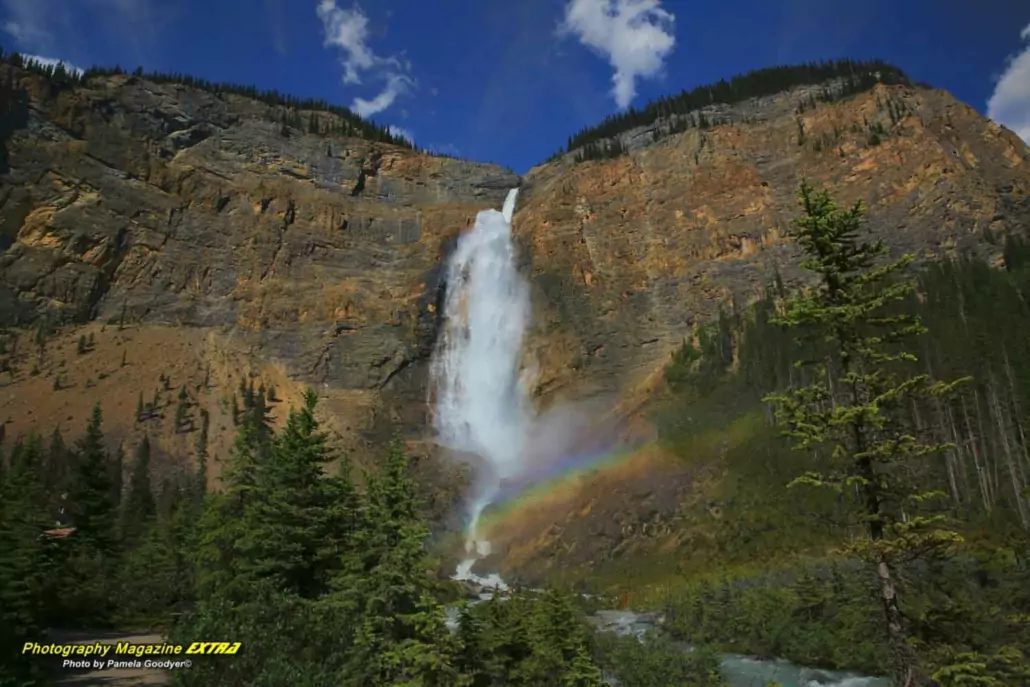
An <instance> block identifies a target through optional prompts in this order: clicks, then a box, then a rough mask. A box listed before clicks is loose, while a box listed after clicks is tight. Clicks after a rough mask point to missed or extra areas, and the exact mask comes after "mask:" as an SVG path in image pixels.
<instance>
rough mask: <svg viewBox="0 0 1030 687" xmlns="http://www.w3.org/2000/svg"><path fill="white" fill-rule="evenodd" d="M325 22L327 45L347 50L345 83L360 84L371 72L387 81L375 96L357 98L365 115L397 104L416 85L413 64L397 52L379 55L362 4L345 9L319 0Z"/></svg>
mask: <svg viewBox="0 0 1030 687" xmlns="http://www.w3.org/2000/svg"><path fill="white" fill-rule="evenodd" d="M316 11H317V13H318V18H319V19H320V20H321V22H322V30H323V32H324V38H325V42H324V44H325V46H326V47H333V48H337V49H338V50H340V52H341V53H342V54H343V55H342V59H341V60H340V64H341V65H342V66H343V83H345V84H347V85H349V86H355V85H360V84H362V83H364V82H363V80H362V79H363V77H364V76H365V75H366V74H368V75H371V76H373V77H374V78H376V79H378V80H382V81H385V82H386V85H385V86H384V87H383V90H382V91H380V92H379V94H378V95H376V96H375V97H373V98H371V99H365V98H360V97H359V98H355V99H354V103H353V104H352V105H351V109H352V110H354V112H356V113H357V114H358V115H360V116H362V117H371V116H372V115H374V114H378V113H379V112H382V111H383V110H385V109H387V108H388V107H390V106H391V105H393V103H394V101H395V100H397V97H398V96H400V95H402V94H404V93H406V92H408V91H409V90H410V89H411V88H413V87H414V85H415V82H414V80H413V79H412V78H411V76H409V73H410V71H411V64H410V63H408V62H406V61H402V60H400V59H398V58H397V57H393V56H381V55H377V54H376V53H375V51H374V50H373V49H372V47H371V46H370V45H369V29H368V16H367V15H366V14H365V13H364V11H362V9H361V7H360V6H358V5H354V7H352V8H351V9H341V8H340V7H339V6H338V5H337V4H336V0H319V3H318V7H317V9H316Z"/></svg>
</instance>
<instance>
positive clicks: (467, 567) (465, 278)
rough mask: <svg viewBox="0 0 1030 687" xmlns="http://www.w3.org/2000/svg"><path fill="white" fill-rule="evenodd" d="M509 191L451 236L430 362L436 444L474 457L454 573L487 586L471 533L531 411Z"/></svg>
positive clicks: (516, 458) (520, 450) (526, 307)
mask: <svg viewBox="0 0 1030 687" xmlns="http://www.w3.org/2000/svg"><path fill="white" fill-rule="evenodd" d="M517 197H518V189H512V190H511V191H509V192H508V196H507V198H506V199H505V201H504V206H503V208H502V210H501V211H500V212H498V211H497V210H484V211H482V212H480V213H479V214H478V215H477V216H476V222H475V226H474V227H473V228H472V229H471V231H468V232H467V233H465V234H463V235H462V236H461V238H460V239H459V240H458V245H457V247H456V249H455V251H454V253H453V255H452V256H451V258H450V261H449V263H448V265H447V299H446V303H445V305H444V313H443V315H444V326H443V330H442V332H441V336H440V338H439V341H438V344H437V350H436V351H435V355H434V357H433V361H432V366H431V375H432V379H433V385H434V391H435V413H434V425H435V429H436V431H437V434H438V442H439V443H440V444H441V445H442V446H444V447H446V448H448V449H451V450H453V451H455V452H459V453H461V454H472V455H474V456H476V457H478V458H479V460H480V461H481V462H482V465H481V466H480V467H479V469H477V474H476V476H475V480H474V483H473V487H472V493H471V495H470V499H469V504H468V507H469V511H468V514H467V515H468V521H469V525H468V538H467V540H466V546H465V550H466V559H465V560H464V561H462V562H461V563H460V564H459V565H458V569H457V571H456V573H455V577H456V578H458V579H468V580H474V581H476V582H479V583H480V584H484V585H489V586H495V587H503V586H504V583H503V582H502V581H501V580H500V578H499V577H498V576H496V575H491V576H489V577H487V578H481V577H478V576H476V575H474V574H473V573H472V566H473V565H474V564H475V562H476V561H477V560H478V559H480V558H482V557H484V556H487V555H489V554H490V543H489V542H488V541H484V540H481V539H480V538H479V536H478V534H479V532H478V530H479V519H480V516H481V515H482V513H483V510H484V509H485V508H486V507H487V506H488V505H490V503H491V502H492V501H493V500H494V499H495V498H496V497H497V494H498V492H499V491H500V488H501V485H502V483H503V481H504V480H505V479H508V478H512V477H515V476H516V475H518V473H519V470H520V466H521V464H522V462H523V459H524V456H525V448H526V441H527V437H528V430H529V428H530V424H531V422H532V417H533V414H532V409H531V407H530V404H529V395H528V393H527V389H526V384H525V383H524V380H523V377H522V374H521V361H522V343H523V338H524V335H525V330H526V325H527V323H528V322H529V316H530V303H529V288H528V285H527V283H526V281H525V280H524V279H523V278H522V276H521V275H519V273H518V270H517V269H516V265H515V247H514V245H513V243H512V237H511V220H512V215H513V213H514V211H515V200H516V198H517Z"/></svg>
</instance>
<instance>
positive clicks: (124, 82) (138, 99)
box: [0, 66, 519, 433]
mask: <svg viewBox="0 0 1030 687" xmlns="http://www.w3.org/2000/svg"><path fill="white" fill-rule="evenodd" d="M3 69H6V70H8V77H12V76H13V78H14V79H16V80H17V81H18V82H20V84H21V85H22V86H24V87H25V88H27V89H28V90H29V92H30V94H31V96H32V100H31V110H30V113H29V118H28V122H27V126H25V127H24V128H22V129H20V130H18V131H16V132H15V133H14V135H13V136H12V137H11V139H10V140H9V141H8V142H7V147H8V149H9V165H10V170H9V171H8V173H7V174H6V176H5V177H4V180H3V182H4V183H3V191H2V195H0V234H2V235H4V236H6V237H8V238H7V243H8V244H10V245H7V246H5V248H6V250H4V251H3V253H2V255H0V303H2V304H3V307H4V317H5V319H6V320H7V322H5V324H10V323H12V321H13V322H17V323H22V324H31V323H33V322H34V321H36V320H38V319H39V318H41V317H45V318H48V319H49V320H50V321H51V322H55V323H56V322H80V323H81V322H86V321H88V320H93V319H95V320H98V321H100V322H112V321H115V320H117V321H121V320H123V319H124V320H126V321H127V322H130V323H132V324H133V326H143V327H154V326H167V327H174V328H187V329H200V330H205V331H207V332H210V333H212V334H213V335H216V336H217V337H218V338H219V339H220V340H221V341H222V342H223V343H224V344H225V345H229V344H230V343H231V344H232V346H233V347H235V348H236V349H242V350H243V351H245V352H246V353H249V355H250V356H251V357H252V358H254V359H257V360H258V361H262V362H264V363H275V364H277V365H279V366H281V367H282V368H283V369H284V371H285V373H286V376H287V377H289V378H290V379H292V380H295V381H297V382H298V383H303V384H313V385H316V386H317V388H319V389H320V390H321V391H323V392H324V396H325V397H326V400H325V402H324V403H325V411H326V414H327V416H330V417H332V418H334V419H335V420H336V421H337V422H336V424H337V425H338V428H339V429H340V430H341V431H342V432H345V433H346V432H348V431H351V432H368V431H372V430H377V429H378V430H382V431H383V432H389V431H391V430H392V427H393V426H394V425H397V424H400V425H402V426H404V427H407V428H416V427H420V426H421V425H422V424H423V423H424V416H425V390H424V386H425V371H424V365H423V363H424V361H425V360H426V358H427V357H428V355H429V353H430V351H431V347H432V343H433V336H434V332H435V327H436V319H437V317H438V312H437V311H436V308H435V302H436V300H437V299H438V298H439V297H440V289H441V286H442V284H441V281H440V276H439V275H440V273H441V270H440V267H441V264H442V262H443V258H444V255H445V253H446V251H447V249H448V246H449V245H450V244H451V243H452V242H453V239H454V238H455V237H456V235H457V234H458V232H459V231H460V230H461V229H462V228H463V227H467V226H469V225H470V224H471V222H472V220H473V218H474V217H475V213H476V212H477V211H478V210H481V209H484V208H488V207H496V206H499V204H500V203H501V202H502V201H503V199H504V196H505V194H506V192H507V190H508V189H509V188H511V187H514V186H516V185H517V184H518V183H519V179H518V177H517V176H516V175H515V174H513V173H511V172H509V171H507V170H504V169H502V168H500V167H497V166H494V165H486V164H475V163H471V162H465V161H461V160H456V159H449V158H442V157H430V156H427V155H423V154H418V153H416V152H414V151H410V150H406V149H403V148H398V147H396V146H391V145H385V144H379V143H374V142H369V141H366V140H362V139H357V138H331V137H324V136H320V135H312V134H309V133H306V131H301V130H296V129H286V128H284V127H283V125H282V124H281V121H280V120H281V113H282V112H281V110H280V109H279V108H270V107H268V106H266V105H264V104H263V103H260V102H257V101H254V100H251V99H248V98H244V97H239V96H235V95H221V96H219V95H215V94H213V93H210V92H207V91H204V90H199V89H195V88H189V87H185V86H180V85H175V84H160V85H159V84H155V83H152V82H148V81H145V80H142V79H138V78H133V77H127V76H115V77H110V78H106V79H92V80H90V82H89V83H88V85H87V86H85V87H79V88H75V89H73V90H62V91H59V92H55V91H53V90H52V89H51V88H50V87H49V85H48V84H47V83H46V82H45V81H43V80H42V79H40V78H39V77H37V76H35V75H31V74H27V73H25V72H21V71H16V70H13V69H12V68H10V67H8V66H4V67H3ZM302 116H303V121H304V122H305V123H306V122H308V117H309V113H302ZM313 116H315V117H318V118H326V119H332V118H333V115H330V114H328V113H314V115H313ZM157 353H158V355H159V352H157ZM153 363H154V365H160V364H161V361H160V359H157V360H154V361H153ZM241 372H242V370H241V371H240V373H241ZM227 374H228V372H227ZM125 392H126V393H127V394H129V396H130V399H131V398H134V397H135V394H136V390H135V389H126V390H125ZM143 392H144V393H146V394H148V398H149V389H144V390H143ZM229 393H231V391H230V392H229ZM223 395H224V394H223ZM55 396H56V394H55ZM41 402H42V401H41ZM22 429H24V428H22ZM43 429H44V430H45V429H46V428H43Z"/></svg>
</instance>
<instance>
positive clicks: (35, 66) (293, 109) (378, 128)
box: [0, 47, 426, 152]
mask: <svg viewBox="0 0 1030 687" xmlns="http://www.w3.org/2000/svg"><path fill="white" fill-rule="evenodd" d="M0 62H4V63H6V64H9V65H12V66H14V67H19V68H21V69H25V70H26V71H29V72H32V73H34V74H39V75H41V76H43V77H44V78H46V79H47V80H48V81H49V82H50V83H51V85H53V86H55V87H57V88H76V87H78V86H83V85H86V84H88V83H89V81H90V79H94V78H101V77H109V76H119V75H125V74H128V72H126V71H125V70H124V69H122V68H121V67H120V66H114V67H100V66H92V67H89V68H88V69H86V70H84V71H82V72H81V73H79V72H77V71H73V70H69V69H67V68H66V67H65V66H64V64H62V63H57V64H56V65H48V64H43V63H41V62H38V61H36V60H33V59H26V58H25V57H24V56H22V55H21V54H19V53H17V52H5V51H4V49H3V48H2V47H0ZM130 76H133V77H136V78H141V79H147V80H148V81H153V82H154V83H161V84H163V83H173V84H182V85H184V86H189V87H191V88H199V89H201V90H205V91H208V92H209V93H213V94H215V95H219V96H221V95H223V94H232V95H238V96H242V97H245V98H252V99H254V100H257V101H260V102H262V103H265V104H266V105H269V106H271V107H282V108H285V109H286V110H288V111H289V112H288V113H284V114H283V115H282V117H283V124H284V125H288V126H293V127H295V128H302V127H303V128H306V129H307V130H308V131H309V133H323V134H330V135H339V136H358V137H360V138H364V139H367V140H370V141H378V142H381V143H389V144H391V145H396V146H401V147H403V148H408V149H411V150H416V147H415V145H414V144H413V143H412V142H411V141H409V140H408V139H406V138H404V137H403V136H399V135H397V134H394V133H392V132H391V131H390V129H389V127H386V126H383V125H380V124H376V123H375V122H372V121H370V120H367V119H364V118H363V117H360V116H358V115H357V114H355V113H354V112H352V111H351V110H350V109H348V108H346V107H343V106H342V105H333V104H331V103H328V102H326V101H325V100H322V99H314V98H300V97H297V96H293V95H288V94H285V93H280V92H279V91H278V90H275V89H272V90H260V89H258V88H257V87H256V86H252V85H241V84H234V83H226V82H214V81H209V80H207V79H203V78H200V77H196V76H191V75H189V74H181V73H178V72H171V73H162V72H157V71H151V72H144V70H143V68H142V67H137V68H136V69H135V70H134V71H132V72H131V74H130ZM302 111H310V112H326V113H329V114H332V115H335V116H337V117H339V118H340V120H341V121H340V122H339V124H338V125H337V126H335V127H330V128H329V129H328V130H324V129H322V128H320V127H316V126H315V125H314V124H312V122H314V121H315V119H314V118H313V117H311V118H309V121H308V122H307V123H304V122H303V120H302V119H301V116H300V114H299V113H300V112H302ZM423 152H426V151H423Z"/></svg>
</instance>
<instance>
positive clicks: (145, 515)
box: [122, 434, 157, 545]
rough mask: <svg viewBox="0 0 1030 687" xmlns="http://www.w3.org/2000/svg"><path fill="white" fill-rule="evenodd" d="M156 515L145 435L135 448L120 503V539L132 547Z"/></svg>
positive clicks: (147, 439)
mask: <svg viewBox="0 0 1030 687" xmlns="http://www.w3.org/2000/svg"><path fill="white" fill-rule="evenodd" d="M156 513H157V506H156V505H155V502H154V491H153V487H152V486H151V483H150V437H149V436H147V435H146V434H144V435H143V439H142V440H141V441H140V443H139V446H137V447H136V455H135V457H134V460H133V464H132V475H131V476H130V477H129V492H128V493H127V494H126V496H125V501H124V502H123V503H122V537H123V539H124V540H125V542H126V544H129V545H132V544H133V543H135V542H136V541H138V540H139V538H140V537H141V536H142V535H143V533H144V532H145V531H146V529H147V527H148V525H149V524H150V523H151V521H152V520H153V518H154V516H155V515H156Z"/></svg>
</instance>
